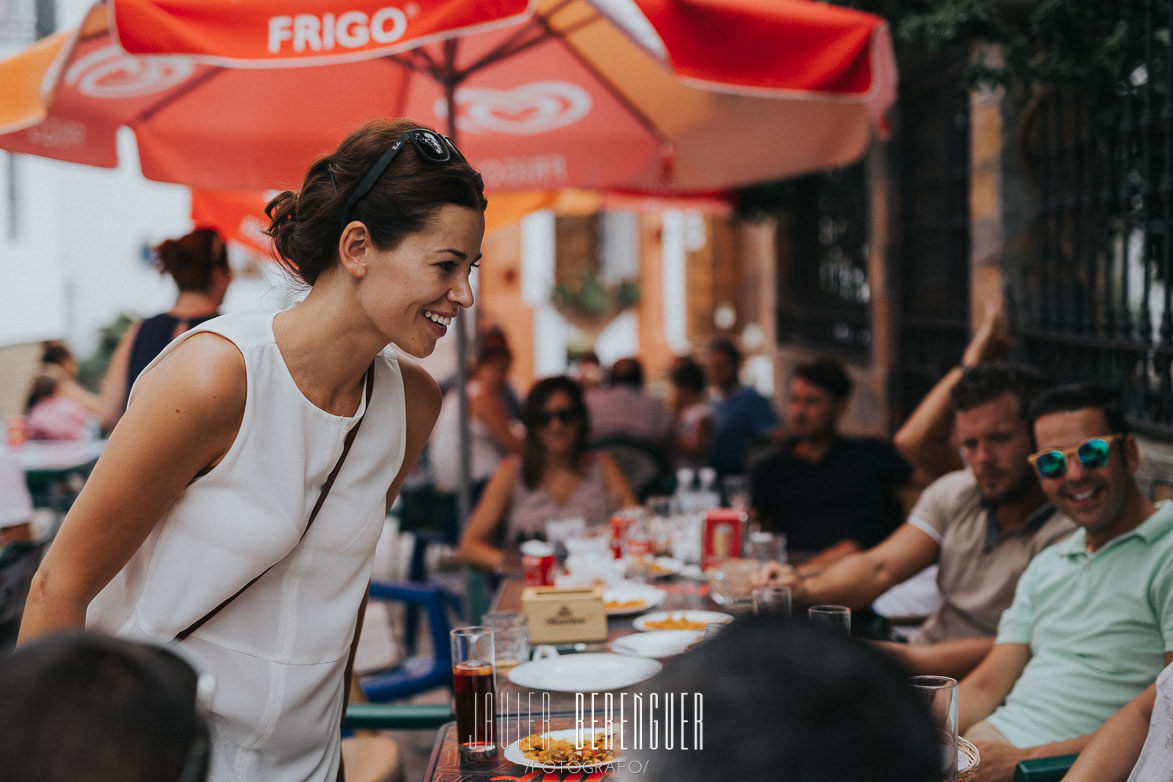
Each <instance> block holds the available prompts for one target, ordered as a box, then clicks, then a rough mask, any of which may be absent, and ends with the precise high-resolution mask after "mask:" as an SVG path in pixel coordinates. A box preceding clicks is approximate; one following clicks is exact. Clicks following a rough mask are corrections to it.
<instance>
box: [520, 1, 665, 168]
mask: <svg viewBox="0 0 1173 782" xmlns="http://www.w3.org/2000/svg"><path fill="white" fill-rule="evenodd" d="M559 8H561V6H559ZM557 10H559V9H558V8H556V9H554V11H557ZM554 11H551V14H553V13H554ZM601 18H602V17H601V16H600V15H599V14H598V13H597V12H596V14H595V16H594V17H593V18H592V19H588V20H587V21H586V22H583V23H580V24H577V25H574V26H572V27H568V28H566V29H565V30H561V31H556V30H554V29H552V28H551V27H550V22H549V16H545V17H539V18H538V24H540V25H542V26H543V27H545V28H546V29H547V31H548V32H549V33H550V35H561V36H562V41H563V43H564V44H566V50H567V51H568V52H570V53H571V55H572V56H573V57H574V58H575V59H577V60H578V61H579V62H580V63H581V64H582V66H583V67H584V68H586V69H587V70H588V71H590V72H591V74H592V75H594V77H595V78H596V79H598V82H599V84H600V85H601V86H602V87H603V89H605V90H607V92H609V93H611V95H612V96H613V97H614V98H615V100H617V101H619V102H620V103H621V104H622V105H623V107H624V108H626V109H627V111H628V112H629V113H630V114H631V115H632V116H633V117H635V120H636V121H637V122H639V123H640V124H641V125H643V126H644V128H645V129H647V131H648V132H649V133H651V134H652V136H654V137H655V138H656V140H657V141H658V142H659V143H660V144H661V145H664V144H667V143H668V140H667V139H666V138H665V137H664V135H663V134H662V133H660V129H659V128H657V127H656V125H655V123H653V122H652V120H651V118H649V117H648V115H647V114H645V113H644V112H642V111H640V109H639V108H638V107H637V106H636V105H635V104H634V103H632V102H631V99H629V98H628V97H627V96H626V95H624V94H623V93H622V92H621V91H620V90H619V89H618V88H617V87H616V86H615V84H614V83H612V82H611V80H610V79H608V78H607V77H606V76H604V75H603V73H602V72H601V71H599V69H598V68H596V67H595V64H594V63H593V62H591V61H590V60H588V59H587V58H586V57H584V56H583V55H582V53H581V52H579V50H578V48H577V47H575V46H574V45H573V44H571V42H570V40H569V39H567V38H566V33H572V32H575V31H577V30H579V29H581V28H582V27H585V26H586V25H587V24H591V23H593V22H596V21H599V20H600V19H601Z"/></svg>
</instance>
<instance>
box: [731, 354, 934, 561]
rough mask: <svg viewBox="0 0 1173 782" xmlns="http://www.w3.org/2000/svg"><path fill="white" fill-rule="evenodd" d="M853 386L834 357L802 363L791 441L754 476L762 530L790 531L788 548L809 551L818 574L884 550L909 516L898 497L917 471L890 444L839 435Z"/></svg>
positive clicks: (794, 389)
mask: <svg viewBox="0 0 1173 782" xmlns="http://www.w3.org/2000/svg"><path fill="white" fill-rule="evenodd" d="M851 385H852V384H851V379H850V378H849V377H848V376H847V372H846V370H844V368H843V365H842V364H840V363H839V362H838V361H835V360H833V359H825V358H824V359H816V360H813V361H807V362H804V363H801V364H798V365H797V366H796V367H795V368H794V374H793V377H792V378H791V380H790V388H789V395H788V398H787V401H786V429H785V435H784V437H785V440H784V441H783V443H782V445H780V446H779V447H778V448H777V450H775V451H774V452H773V453H771V454H770V455H768V456H766V457H765V458H763V459H762V460H761V461H759V462H758V463H757V465H756V466H755V467H754V469H753V471H752V472H751V474H750V501H751V505H752V507H753V509H754V511H755V512H756V513H757V516H758V518H759V519H760V520H761V522H762V527H763V528H764V529H768V530H772V531H774V532H782V533H784V534H785V535H786V545H787V548H788V549H789V550H790V551H792V552H801V553H802V554H804V555H805V556H804V557H803V559H804V560H805V563H806V564H807V565H808V566H809V567H810V568H812V569H818V568H822V567H826V566H827V565H830V564H831V563H832V562H834V561H836V560H838V559H841V558H842V557H844V556H846V555H847V554H850V553H852V552H855V551H859V550H861V549H865V548H871V547H872V546H875V545H877V544H878V543H880V542H882V541H883V540H884V538H886V537H887V536H888V535H889V534H890V533H891V532H892V531H893V530H895V529H896V528H897V527H899V526H900V523H901V521H903V518H904V508H903V506H902V505H901V503H900V498H899V496H898V494H897V492H898V490H899V489H901V488H902V487H904V485H905V484H907V483H908V480H909V478H910V477H911V475H912V466H911V465H909V464H908V462H906V461H905V460H904V458H903V457H902V456H901V455H900V454H899V453H897V451H896V449H895V448H893V447H892V445H891V444H890V443H889V442H888V441H886V440H883V439H880V438H876V437H845V436H843V435H841V434H839V422H840V420H841V419H842V418H843V414H844V413H845V412H846V411H847V405H848V401H849V400H850V397H851Z"/></svg>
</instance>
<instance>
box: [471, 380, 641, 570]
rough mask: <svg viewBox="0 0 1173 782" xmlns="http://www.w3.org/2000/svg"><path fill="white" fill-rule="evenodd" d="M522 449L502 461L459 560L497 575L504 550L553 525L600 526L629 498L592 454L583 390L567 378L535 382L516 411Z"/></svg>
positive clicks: (603, 458)
mask: <svg viewBox="0 0 1173 782" xmlns="http://www.w3.org/2000/svg"><path fill="white" fill-rule="evenodd" d="M522 423H523V424H525V447H524V449H523V450H522V453H521V455H520V456H513V457H510V458H508V459H506V460H505V461H503V462H502V463H501V465H500V466H499V467H498V468H497V470H496V472H494V473H493V477H492V478H490V479H489V484H488V485H487V486H486V487H485V491H484V493H483V494H482V495H481V499H480V502H478V503H477V505H476V507H475V508H474V509H473V511H472V515H471V516H470V517H469V520H468V525H467V527H466V528H465V530H464V534H463V535H462V536H461V538H460V549H459V551H458V554H459V556H460V558H461V559H462V560H464V561H465V562H467V563H468V564H470V565H474V566H476V567H479V568H483V569H485V570H490V571H495V572H501V570H502V569H503V567H504V564H505V560H506V550H507V549H510V550H511V549H515V548H516V547H517V546H518V545H519V544H520V543H521V542H522V541H525V540H529V539H532V538H543V539H544V538H545V535H546V522H547V521H550V520H551V519H565V518H570V517H580V518H582V519H583V520H584V521H585V522H586V524H587V526H588V527H590V526H592V525H601V524H605V523H606V522H607V520H608V519H609V518H610V517H611V514H612V513H613V512H615V511H616V510H618V509H619V508H621V507H626V506H629V505H635V504H637V503H636V499H635V495H634V494H632V491H631V488H630V487H629V486H628V485H627V481H626V480H625V479H624V477H623V474H622V473H621V472H620V471H619V467H618V466H617V465H616V464H615V462H614V461H613V460H612V459H611V457H610V456H608V455H607V454H605V453H595V452H593V451H591V450H590V447H589V442H590V429H591V422H590V414H589V413H588V412H587V408H586V404H585V403H584V402H583V394H582V389H581V388H579V386H578V384H577V383H575V382H574V381H573V380H571V379H570V378H569V377H565V376H560V377H551V378H546V379H545V380H540V381H538V382H537V383H536V384H535V385H534V387H533V388H532V389H531V390H530V392H529V395H528V396H526V399H525V403H524V404H523V405H522Z"/></svg>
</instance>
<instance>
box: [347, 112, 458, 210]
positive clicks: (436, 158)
mask: <svg viewBox="0 0 1173 782" xmlns="http://www.w3.org/2000/svg"><path fill="white" fill-rule="evenodd" d="M408 141H410V142H411V145H412V146H413V147H415V151H416V152H418V153H419V154H420V157H422V158H423V159H424V160H430V161H432V162H433V163H447V162H448V161H449V160H452V158H454V157H455V158H456V159H457V160H464V155H462V154H461V152H460V150H459V149H457V148H456V145H455V144H454V143H452V139H450V138H448V137H447V136H442V135H440V134H439V133H435V132H433V131H430V130H427V129H425V128H412V129H411V130H409V131H407V132H405V133H404V134H403V135H402V136H400V137H399V138H398V139H396V140H395V143H394V144H392V145H391V146H390V147H388V148H387V151H386V152H384V153H383V154H382V155H380V156H379V159H378V160H376V161H375V164H374V165H373V166H371V170H370V171H368V172H367V173H366V174H365V175H364V176H363V178H362V179H360V180H359V183H358V184H357V185H355V187H354V191H353V192H352V193H351V194H350V198H347V199H346V206H345V207H344V208H343V209H342V225H341V227H342V228H345V227H346V224H347V223H349V222H350V210H351V209H353V208H354V205H355V204H357V203H358V202H359V200H361V199H362V197H363V196H365V195H366V194H367V193H369V192H371V188H373V187H374V186H375V183H376V182H378V181H379V177H381V176H383V172H384V171H386V170H387V168H388V167H389V166H390V165H391V161H393V160H394V159H395V156H396V155H398V154H399V150H401V149H403V145H404V144H405V143H406V142H408Z"/></svg>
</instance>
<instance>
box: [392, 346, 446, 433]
mask: <svg viewBox="0 0 1173 782" xmlns="http://www.w3.org/2000/svg"><path fill="white" fill-rule="evenodd" d="M396 357H397V358H398V360H399V373H400V376H401V377H402V378H403V392H404V394H405V395H406V397H407V404H408V407H409V408H411V409H412V411H413V412H415V411H418V412H419V413H421V414H422V413H424V412H427V411H431V413H432V415H433V417H434V416H436V415H439V413H440V402H441V401H442V398H443V394H442V392H441V391H440V384H439V383H437V382H436V379H435V378H434V377H432V376H431V374H429V373H428V371H427V370H426V369H424V368H423V367H422V366H421V365H420V364H419V363H418V362H417V361H416V360H415V359H414V358H412V357H411V356H408V355H406V354H404V353H402V352H399V351H396Z"/></svg>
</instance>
